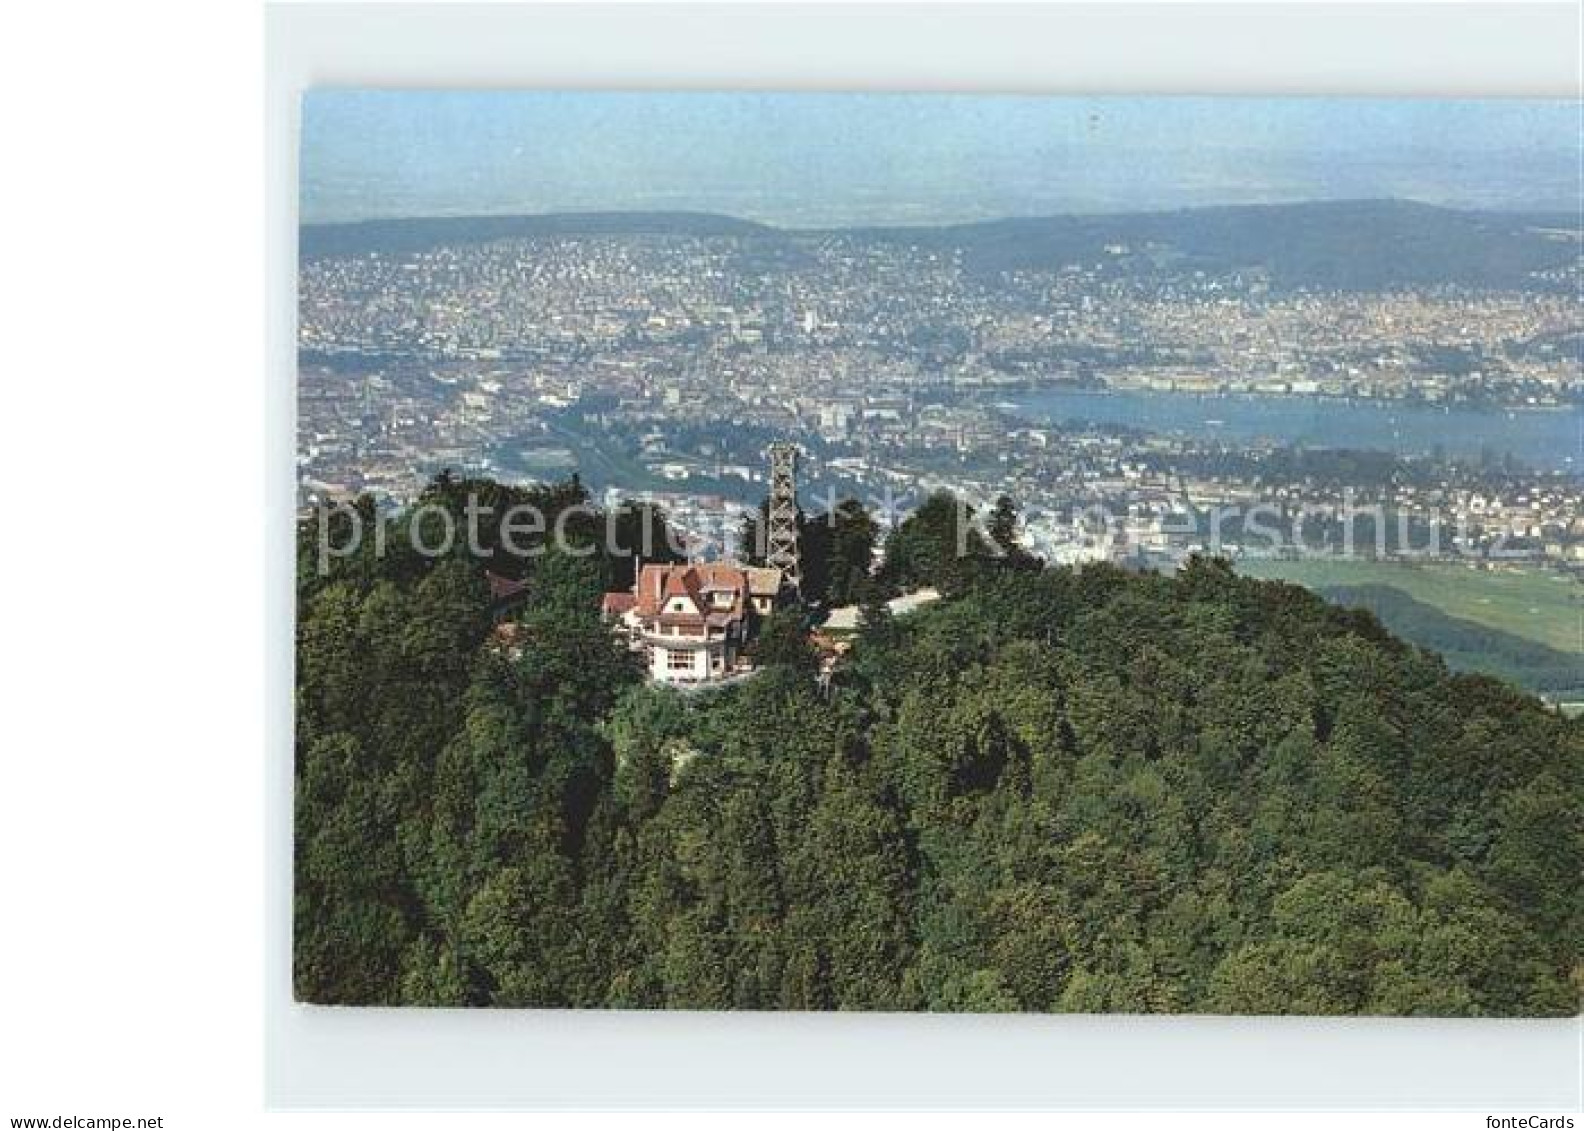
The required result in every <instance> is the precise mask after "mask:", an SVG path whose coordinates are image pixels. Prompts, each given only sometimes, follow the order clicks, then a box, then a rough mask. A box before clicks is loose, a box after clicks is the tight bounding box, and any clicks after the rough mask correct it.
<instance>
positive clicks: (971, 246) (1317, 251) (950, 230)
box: [299, 200, 1580, 291]
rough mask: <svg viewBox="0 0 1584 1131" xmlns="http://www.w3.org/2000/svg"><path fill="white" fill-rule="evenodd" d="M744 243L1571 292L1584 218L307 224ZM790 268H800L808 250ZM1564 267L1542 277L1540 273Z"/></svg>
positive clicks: (675, 218) (421, 236) (344, 238)
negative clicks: (814, 226) (808, 226)
mask: <svg viewBox="0 0 1584 1131" xmlns="http://www.w3.org/2000/svg"><path fill="white" fill-rule="evenodd" d="M639 235H643V236H688V237H707V236H712V237H735V238H741V239H747V240H750V241H753V242H754V243H757V244H761V245H766V246H772V247H774V248H777V249H779V250H781V251H788V252H789V251H793V250H795V249H796V247H797V246H798V244H799V243H800V242H801V241H807V240H819V239H827V238H830V237H832V236H834V235H840V236H842V237H843V238H847V239H852V240H856V241H859V242H860V243H861V242H865V241H867V242H874V243H890V244H906V245H909V246H916V247H921V248H925V249H929V250H933V251H942V252H956V253H960V254H961V256H962V260H963V263H964V265H965V266H966V267H967V269H968V270H969V272H971V273H972V274H975V275H978V276H980V277H985V276H991V275H994V274H997V273H999V272H1003V271H1029V270H1045V271H1055V270H1060V269H1062V268H1064V267H1067V266H1071V265H1076V264H1083V265H1092V264H1094V263H1097V262H1103V263H1105V264H1107V265H1108V267H1109V268H1110V269H1112V270H1120V271H1124V272H1130V273H1133V274H1136V275H1140V276H1159V277H1171V276H1177V275H1183V274H1188V273H1192V272H1196V271H1202V272H1205V273H1208V274H1212V275H1220V274H1228V273H1240V274H1247V275H1256V276H1262V277H1263V278H1265V279H1266V280H1267V281H1268V282H1269V283H1270V285H1271V286H1273V287H1275V288H1277V289H1279V290H1290V289H1311V290H1359V291H1367V290H1385V289H1393V288H1405V287H1438V286H1466V287H1473V288H1497V289H1502V288H1526V287H1536V286H1543V287H1548V288H1571V286H1572V285H1573V284H1572V283H1571V282H1570V281H1569V279H1570V278H1571V277H1570V276H1566V275H1564V274H1562V273H1564V272H1566V271H1567V270H1568V269H1569V268H1574V269H1576V264H1577V261H1578V256H1579V252H1580V234H1579V228H1578V223H1577V218H1576V217H1575V218H1568V217H1559V216H1541V215H1535V216H1526V215H1521V214H1516V213H1506V212H1471V211H1464V210H1456V209H1448V208H1438V207H1434V206H1432V205H1428V204H1418V203H1415V202H1412V201H1406V200H1345V201H1316V202H1306V203H1295V204H1271V205H1235V206H1227V207H1219V208H1187V209H1178V210H1174V211H1168V212H1134V213H1106V214H1095V215H1062V216H1043V217H1028V218H1015V219H1007V220H994V221H985V222H979V223H971V224H951V225H943V226H933V227H932V226H909V227H897V228H853V229H844V230H841V231H840V232H815V231H799V230H791V229H779V228H773V227H769V226H767V225H763V224H757V223H753V222H751V221H746V220H739V219H734V218H732V217H727V216H717V215H712V214H707V213H690V212H631V213H624V212H601V213H565V214H546V215H535V216H479V217H462V216H459V217H436V218H416V219H398V220H375V221H365V222H360V223H344V224H307V225H304V226H303V227H302V229H301V232H300V237H299V243H300V246H299V251H300V254H301V256H302V258H303V259H304V260H311V259H317V258H323V257H333V256H345V255H364V254H368V253H370V252H379V253H381V254H385V255H407V254H412V253H416V252H421V251H424V250H427V249H429V248H433V247H438V246H446V245H456V244H469V243H482V242H487V241H491V240H500V239H524V238H545V237H555V236H639ZM776 261H777V262H786V263H796V262H798V260H797V258H796V257H795V256H793V257H791V258H787V259H778V260H776ZM1540 272H1550V273H1552V277H1551V278H1549V279H1542V278H1541V277H1540V276H1539V275H1538V274H1537V273H1540Z"/></svg>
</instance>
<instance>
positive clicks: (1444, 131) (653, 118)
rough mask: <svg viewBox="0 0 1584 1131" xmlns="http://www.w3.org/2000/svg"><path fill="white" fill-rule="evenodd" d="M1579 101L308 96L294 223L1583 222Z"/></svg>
mask: <svg viewBox="0 0 1584 1131" xmlns="http://www.w3.org/2000/svg"><path fill="white" fill-rule="evenodd" d="M1579 128H1580V109H1579V107H1578V105H1577V104H1576V103H1573V102H1570V101H1515V100H1489V101H1482V102H1467V101H1462V102H1452V101H1425V100H1392V101H1375V100H1359V99H1320V98H1291V99H1246V98H1056V97H1052V98H1027V97H1017V98H1013V97H1001V96H976V95H812V94H588V93H562V94H555V93H528V92H495V93H483V92H434V91H411V92H406V91H317V92H314V93H311V94H309V95H308V96H307V97H306V98H305V100H304V104H303V130H302V138H303V140H302V198H301V201H302V218H303V220H305V221H317V220H350V219H367V218H371V217H386V216H437V215H457V214H483V213H524V212H554V211H570V210H590V209H689V210H698V211H710V212H723V213H727V214H730V215H734V216H741V217H744V218H747V219H753V220H762V221H766V222H769V223H776V224H786V225H842V224H856V223H875V222H895V223H938V222H944V221H953V220H967V219H980V218H986V217H997V216H1028V215H1040V214H1048V213H1053V212H1064V211H1120V210H1129V209H1146V208H1172V207H1180V206H1184V205H1196V204H1214V203H1244V202H1266V201H1284V200H1314V199H1336V198H1358V197H1385V196H1392V197H1405V198H1410V199H1414V200H1420V201H1425V202H1427V203H1432V204H1447V205H1454V206H1460V207H1488V208H1500V209H1544V210H1565V211H1575V210H1576V209H1577V208H1578V206H1579V194H1580V182H1579V163H1580V139H1579Z"/></svg>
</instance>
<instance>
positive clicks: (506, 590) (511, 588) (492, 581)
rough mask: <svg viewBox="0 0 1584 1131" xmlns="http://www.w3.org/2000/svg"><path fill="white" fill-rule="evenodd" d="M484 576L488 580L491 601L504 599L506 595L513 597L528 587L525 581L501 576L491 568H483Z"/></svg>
mask: <svg viewBox="0 0 1584 1131" xmlns="http://www.w3.org/2000/svg"><path fill="white" fill-rule="evenodd" d="M484 576H485V578H486V579H488V581H489V589H490V600H491V601H504V600H505V599H506V598H507V597H515V596H517V594H519V593H521V592H522V591H523V590H524V589H527V588H528V583H527V582H526V581H516V580H513V579H512V578H510V577H502V576H501V575H500V574H498V573H495V572H493V571H492V570H485V571H484Z"/></svg>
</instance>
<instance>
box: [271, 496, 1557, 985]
mask: <svg viewBox="0 0 1584 1131" xmlns="http://www.w3.org/2000/svg"><path fill="white" fill-rule="evenodd" d="M454 487H455V484H454V483H452V484H447V485H444V486H442V487H440V488H437V489H436V495H437V497H438V498H439V499H440V500H441V501H442V505H451V504H453V503H458V500H457V499H456V498H454V497H452V496H451V494H450V492H451V491H453V490H454ZM500 490H502V491H505V490H508V489H505V488H501V489H500ZM541 490H545V491H547V492H548V493H547V494H546V495H545V497H546V498H551V497H553V498H556V499H560V500H561V501H563V502H564V504H565V505H571V504H572V502H574V501H576V496H577V495H579V494H580V493H581V488H576V486H575V485H572V486H571V487H566V486H563V487H562V488H556V489H541ZM555 491H561V492H563V493H564V494H563V495H555V494H554V492H555ZM458 505H459V504H458ZM931 508H932V509H931ZM955 510H956V504H955V501H953V500H951V499H950V498H949V497H944V496H943V497H939V498H938V499H936V500H932V501H931V503H930V504H929V507H928V508H926V511H925V512H921V513H922V515H923V517H922V518H919V516H915V519H917V520H918V521H917V523H916V524H915V525H914V526H913V527H911V528H909V527H907V526H906V525H904V527H903V528H901V529H899V530H898V531H897V532H896V533H894V534H893V536H892V541H893V542H894V543H895V545H894V546H893V545H891V544H888V545H887V547H886V550H887V556H886V562H885V566H884V569H883V570H882V574H883V575H887V571H889V574H888V576H889V577H890V578H891V579H892V580H893V581H894V582H895V583H896V584H903V583H907V584H921V583H932V584H941V583H944V584H943V587H944V588H945V589H946V590H947V591H948V594H949V595H948V597H947V599H945V600H943V601H940V602H938V603H936V604H933V605H930V606H928V607H925V608H923V609H920V610H918V611H915V612H912V613H909V614H907V615H905V616H899V617H890V616H887V615H885V614H884V613H883V606H881V605H879V604H878V602H877V601H875V600H873V599H870V600H868V601H867V602H866V606H865V607H866V615H865V625H864V628H863V630H862V631H861V632H860V633H859V636H858V639H857V642H856V645H855V647H854V649H853V651H852V653H851V654H850V656H849V658H848V660H847V662H846V663H845V664H844V665H843V666H842V667H841V668H840V669H838V672H837V674H836V677H835V679H834V680H833V681H832V683H831V685H830V686H829V687H828V688H822V687H821V686H820V685H819V684H818V683H817V682H816V680H815V678H814V674H813V670H812V664H811V663H810V662H809V656H808V654H807V652H806V650H805V647H804V646H803V645H802V643H801V640H800V636H799V633H800V630H799V627H798V622H797V621H796V620H795V619H794V618H792V617H791V616H785V615H781V614H778V615H777V616H776V617H773V618H771V624H770V628H771V630H772V631H770V632H769V633H767V635H766V637H765V638H764V659H765V664H764V667H763V669H762V670H761V671H760V673H759V674H758V675H756V676H755V677H754V678H752V679H750V680H748V681H746V682H742V683H739V684H736V685H734V686H732V687H730V688H727V689H723V690H718V691H714V692H710V693H707V694H702V695H692V696H686V695H682V694H680V693H677V692H674V691H670V690H667V689H664V688H659V687H655V686H650V685H646V684H644V683H643V682H642V678H641V673H640V671H639V669H638V667H637V665H636V664H634V663H633V661H632V660H631V657H630V656H629V655H628V654H627V653H626V651H625V649H624V648H623V647H622V646H621V645H620V644H619V643H618V642H617V641H616V640H615V639H613V637H612V635H611V634H610V632H609V631H608V629H607V628H606V626H605V625H604V624H603V623H602V622H601V620H600V617H599V613H598V598H599V593H600V591H601V589H602V588H603V587H604V586H605V585H606V584H607V583H608V582H609V580H610V577H611V576H612V571H613V570H614V569H616V568H618V567H617V563H616V562H614V561H607V560H606V559H605V558H604V557H602V556H600V555H595V556H593V557H587V558H584V557H573V556H570V555H563V554H558V553H555V552H553V551H552V552H550V553H547V554H544V555H541V556H538V557H536V558H535V559H533V560H532V562H531V563H530V564H528V565H526V566H523V565H522V564H521V563H511V566H512V568H514V570H516V572H515V573H514V576H519V575H520V576H522V577H523V578H524V579H525V580H526V582H527V584H528V595H527V599H526V601H525V602H524V603H523V604H522V605H521V606H520V607H519V608H518V609H517V610H516V611H515V612H514V613H513V614H512V617H513V619H514V621H515V623H516V624H517V625H519V626H520V627H519V628H518V629H517V630H516V634H515V636H514V637H513V640H514V644H513V645H512V646H511V647H504V646H502V644H501V643H500V642H499V640H498V638H497V637H495V636H492V635H491V634H490V631H489V629H490V605H489V594H488V588H487V586H486V584H485V580H484V569H485V567H486V565H489V567H490V568H492V569H493V568H495V567H496V566H497V565H498V566H500V567H501V568H506V567H507V564H508V563H505V562H500V561H498V560H497V559H495V558H494V556H493V555H492V556H491V558H490V561H489V562H488V563H485V562H479V561H475V560H472V559H471V558H469V557H467V556H465V555H461V554H458V555H456V556H452V557H448V558H445V559H442V560H425V559H421V558H417V557H414V556H411V555H404V554H394V555H388V556H386V557H385V558H383V559H380V558H376V557H375V556H373V555H369V556H366V557H361V556H360V557H349V558H346V559H343V560H340V561H338V562H337V563H336V568H335V569H334V570H333V571H332V573H331V575H330V576H327V577H321V576H318V575H317V574H316V573H313V572H312V571H306V572H305V575H304V576H303V578H302V580H301V583H300V586H299V595H300V606H299V621H298V642H297V652H298V673H299V682H298V689H297V717H298V724H297V767H296V778H297V802H296V895H295V898H296V945H295V956H294V973H295V984H296V991H297V995H298V997H299V998H301V999H303V1000H306V1001H313V1002H325V1003H347V1004H352V1003H381V1004H420V1005H476V1006H482V1005H535V1006H595V1007H622V1008H650V1007H678V1008H709V1009H728V1008H752V1009H776V1008H790V1009H892V1010H895V1009H902V1010H974V1011H992V1010H1066V1011H1122V1012H1234V1013H1245V1012H1246V1013H1345V1014H1352V1013H1383V1014H1434V1015H1470V1016H1473V1015H1571V1014H1573V1013H1574V1012H1575V1011H1576V1009H1577V1002H1578V1000H1579V998H1578V995H1579V992H1580V989H1581V978H1580V973H1579V956H1578V943H1577V940H1578V939H1579V938H1580V937H1584V911H1581V904H1580V895H1579V885H1578V876H1579V874H1580V872H1581V867H1580V865H1581V863H1584V828H1581V815H1580V814H1581V809H1584V807H1581V805H1580V803H1579V802H1580V798H1581V796H1584V727H1581V724H1580V723H1578V722H1575V721H1570V720H1568V719H1565V718H1563V717H1561V716H1559V715H1558V714H1556V713H1555V712H1553V711H1551V710H1549V709H1548V708H1547V707H1545V706H1544V705H1543V704H1542V703H1541V702H1540V701H1538V700H1537V699H1534V698H1532V697H1530V696H1527V695H1524V694H1522V693H1520V692H1519V691H1517V690H1516V689H1514V688H1513V687H1511V686H1509V685H1507V684H1504V683H1502V682H1500V681H1497V680H1494V679H1491V678H1488V677H1482V676H1469V675H1460V674H1456V673H1454V672H1452V671H1450V670H1449V669H1448V668H1447V666H1446V665H1445V664H1444V663H1443V662H1442V660H1441V659H1440V658H1438V657H1437V656H1435V655H1433V654H1430V653H1427V652H1423V651H1420V650H1417V649H1414V648H1411V647H1409V646H1407V645H1405V644H1403V643H1401V642H1400V641H1398V640H1397V639H1395V638H1394V637H1392V636H1391V635H1390V634H1389V633H1387V632H1386V631H1385V630H1384V629H1382V628H1381V627H1380V625H1379V623H1378V622H1377V621H1375V619H1374V618H1373V617H1372V616H1371V615H1369V614H1368V613H1363V612H1359V611H1353V610H1344V609H1339V608H1335V607H1333V606H1331V605H1328V604H1327V603H1326V602H1325V601H1324V600H1322V599H1321V598H1320V597H1318V596H1316V595H1314V594H1312V593H1310V592H1308V591H1306V590H1303V589H1300V588H1297V587H1294V586H1289V585H1284V584H1279V583H1273V582H1260V581H1255V580H1251V579H1246V578H1242V577H1239V576H1237V575H1235V574H1234V573H1233V572H1232V571H1231V570H1230V568H1228V567H1227V565H1226V564H1225V563H1224V562H1219V561H1214V560H1195V561H1193V562H1192V563H1190V565H1189V566H1188V567H1186V568H1185V569H1184V570H1182V571H1181V572H1180V573H1178V574H1176V575H1174V576H1156V575H1135V574H1128V573H1125V572H1123V571H1121V570H1118V569H1114V568H1111V567H1109V566H1104V565H1095V566H1088V567H1085V568H1082V569H1077V570H1074V569H1044V568H1039V567H1038V565H1037V563H1035V564H1034V565H1033V566H1032V567H1031V568H1030V567H1029V566H1028V563H1026V562H1022V561H1021V560H1020V561H1019V562H1018V566H1017V568H1008V567H1007V565H1006V561H1005V559H1003V558H998V557H996V556H995V555H993V554H987V553H977V552H976V553H971V554H969V555H968V556H966V557H958V556H956V555H955V554H951V555H945V554H943V546H944V541H943V540H944V538H945V537H946V534H947V530H946V516H948V515H950V514H951V513H954V512H955ZM997 510H998V512H1000V513H999V516H998V517H997V516H995V515H993V516H992V518H993V521H992V522H991V523H990V526H989V528H990V530H991V536H992V538H994V539H996V540H997V541H999V540H1000V539H1001V537H1003V535H1004V533H1005V531H1006V530H1007V529H1008V528H1007V525H1006V520H1007V519H1008V518H1009V517H1011V518H1012V519H1013V521H1014V523H1015V514H1014V515H1011V516H1009V515H1008V513H1007V510H1006V509H1005V508H997ZM589 521H590V522H598V521H599V519H598V517H596V518H594V519H591V520H589ZM910 521H913V520H910ZM998 532H999V533H998ZM306 537H308V534H307V533H305V538H306ZM952 537H953V539H955V534H952ZM893 551H894V552H895V553H896V555H897V556H896V559H895V560H894V561H893V558H892V553H893ZM837 556H838V557H841V558H842V559H843V560H851V561H856V560H857V553H856V551H854V552H853V554H852V555H851V557H850V558H849V557H848V556H847V555H837ZM305 560H308V559H307V556H306V554H305Z"/></svg>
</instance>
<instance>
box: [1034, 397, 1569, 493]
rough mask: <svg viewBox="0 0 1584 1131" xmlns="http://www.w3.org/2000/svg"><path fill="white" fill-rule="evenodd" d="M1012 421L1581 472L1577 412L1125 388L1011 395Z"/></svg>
mask: <svg viewBox="0 0 1584 1131" xmlns="http://www.w3.org/2000/svg"><path fill="white" fill-rule="evenodd" d="M1009 403H1010V404H1013V405H1016V406H1017V410H1016V411H1017V413H1018V415H1020V416H1022V417H1024V418H1025V419H1028V420H1031V421H1045V422H1050V423H1063V422H1076V421H1084V420H1087V421H1092V422H1094V423H1096V424H1121V425H1127V426H1130V427H1134V428H1143V429H1147V430H1149V431H1151V432H1161V433H1168V434H1170V433H1176V434H1179V435H1184V436H1192V437H1196V438H1199V439H1205V440H1211V439H1217V438H1221V439H1225V440H1227V441H1229V442H1237V443H1248V442H1252V441H1260V440H1266V441H1274V442H1276V443H1280V444H1302V445H1305V446H1307V447H1315V448H1368V449H1375V450H1379V451H1390V452H1396V453H1398V454H1399V455H1427V454H1430V453H1432V452H1434V451H1435V450H1436V448H1437V447H1438V446H1439V447H1440V448H1441V449H1443V450H1444V451H1445V452H1446V453H1447V454H1448V455H1451V456H1458V457H1464V458H1478V457H1479V456H1480V454H1481V453H1482V452H1489V453H1491V454H1492V455H1494V456H1503V455H1508V454H1510V455H1512V456H1514V457H1515V458H1517V459H1519V460H1521V461H1523V462H1524V463H1525V464H1527V465H1528V466H1530V467H1537V468H1545V469H1548V470H1562V471H1573V472H1577V473H1581V474H1584V410H1581V409H1580V408H1579V407H1578V406H1572V407H1568V408H1559V409H1510V410H1509V409H1471V408H1432V407H1426V406H1415V405H1404V404H1392V403H1388V402H1374V403H1372V402H1369V401H1344V400H1339V399H1335V398H1330V397H1297V396H1253V395H1219V396H1205V395H1200V394H1196V393H1154V392H1131V391H1103V392H1087V393H1084V392H1036V393H1027V394H1023V395H1020V396H1014V397H1012V398H1010V399H1009Z"/></svg>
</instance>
